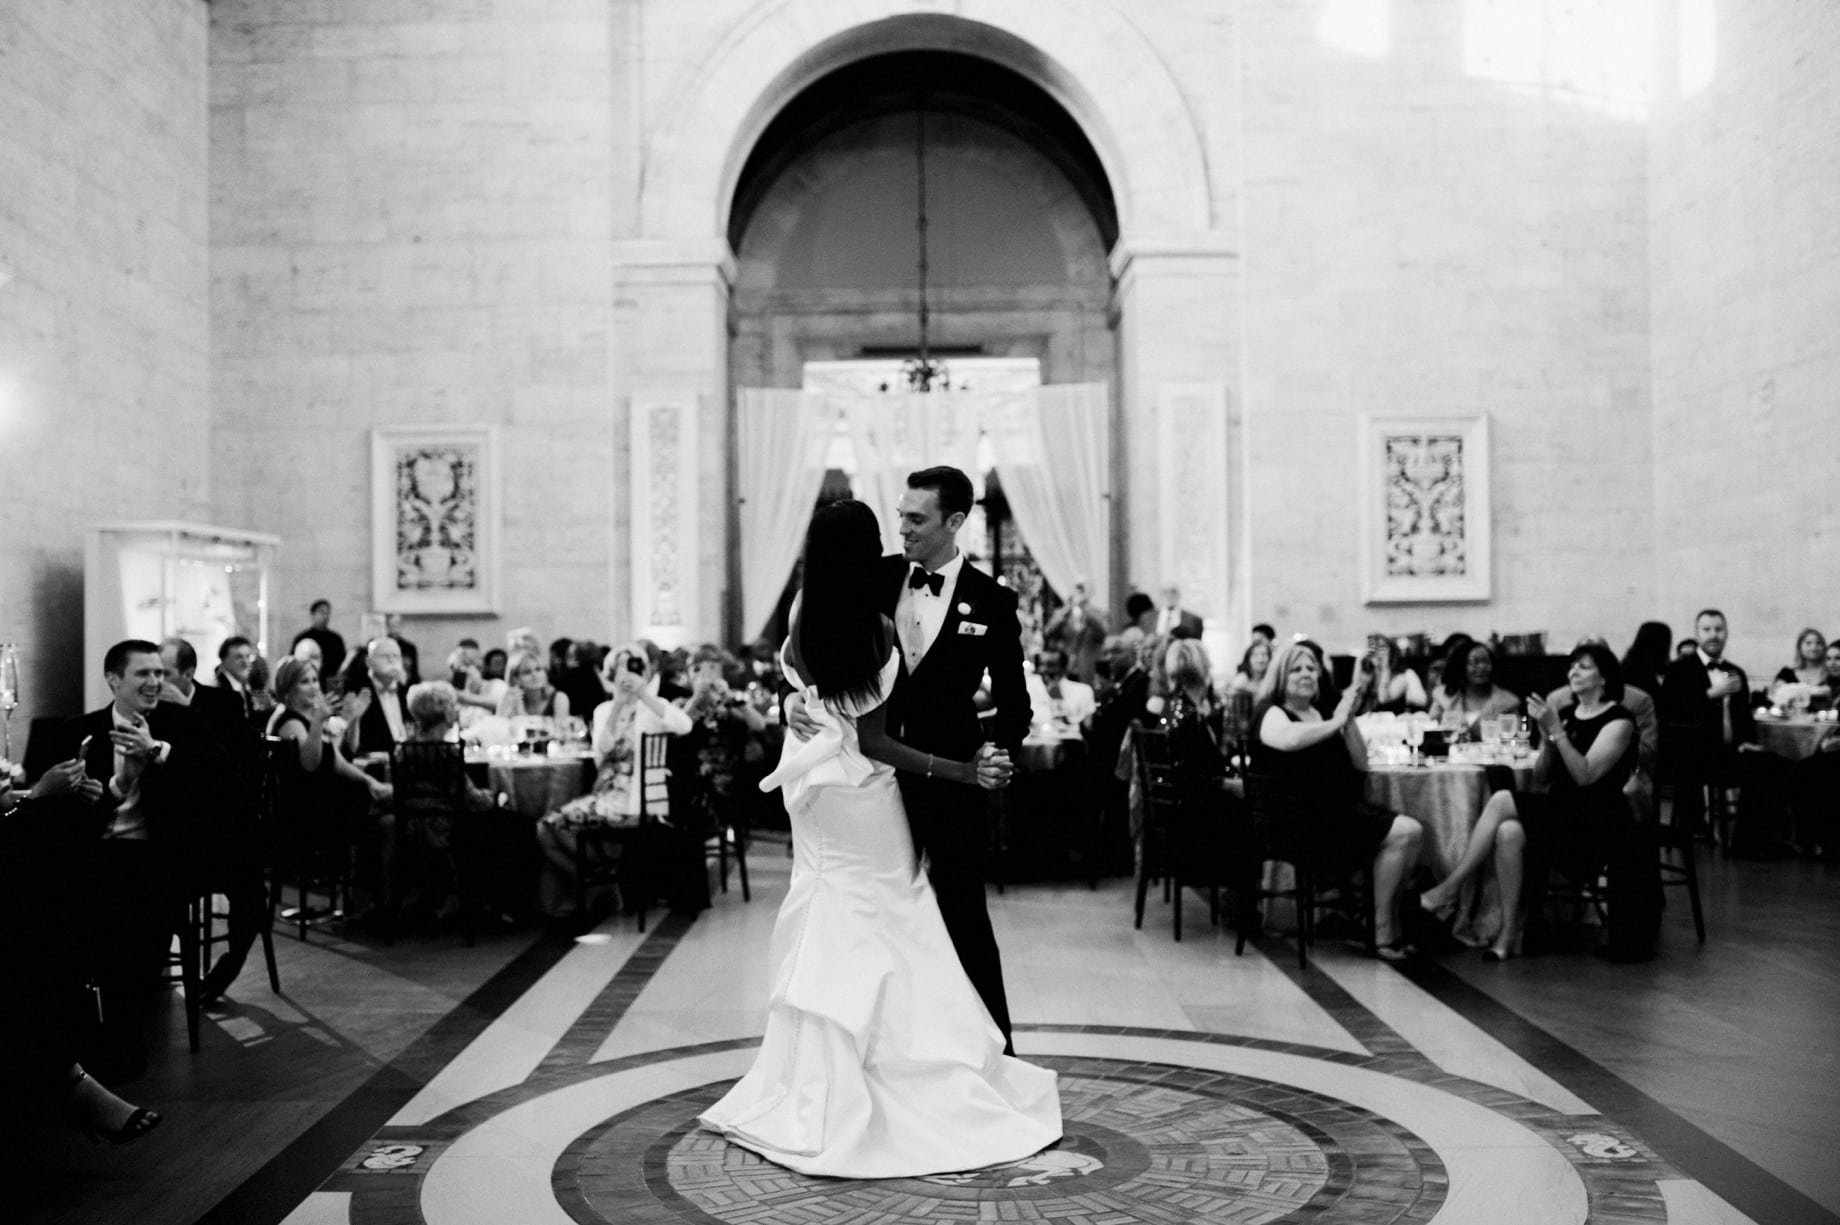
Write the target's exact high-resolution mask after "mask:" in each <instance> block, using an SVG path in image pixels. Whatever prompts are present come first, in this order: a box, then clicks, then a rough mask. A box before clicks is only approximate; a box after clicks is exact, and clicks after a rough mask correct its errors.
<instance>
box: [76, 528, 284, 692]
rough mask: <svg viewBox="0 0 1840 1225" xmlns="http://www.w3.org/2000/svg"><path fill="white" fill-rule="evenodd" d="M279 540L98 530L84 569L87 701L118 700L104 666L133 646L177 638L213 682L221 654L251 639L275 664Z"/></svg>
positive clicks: (206, 532)
mask: <svg viewBox="0 0 1840 1225" xmlns="http://www.w3.org/2000/svg"><path fill="white" fill-rule="evenodd" d="M280 544H281V538H280V537H279V536H268V535H264V534H262V533H260V532H245V531H238V530H236V529H234V528H223V527H211V526H208V525H206V524H202V523H181V522H176V521H172V520H160V521H154V522H143V523H104V524H100V525H98V526H96V527H93V528H91V529H90V532H89V540H88V544H87V547H86V549H85V551H84V564H83V659H84V669H83V678H84V679H83V685H84V689H83V699H84V706H85V709H90V710H93V709H95V708H96V707H98V706H101V705H103V704H104V703H106V702H107V701H108V700H109V691H108V686H107V684H106V683H105V682H104V681H103V679H102V657H103V655H104V654H105V653H106V652H107V651H108V649H109V647H111V646H113V645H114V644H115V643H117V642H120V641H121V640H122V639H124V638H145V639H146V640H147V641H149V642H158V641H160V639H162V638H166V637H170V636H174V635H177V636H178V637H180V638H183V639H185V640H186V641H187V642H189V643H191V644H192V647H193V649H195V650H196V651H197V652H198V675H199V678H200V679H202V680H206V681H209V680H210V679H211V670H212V669H213V668H215V667H216V666H217V648H218V647H219V645H221V644H222V643H223V641H224V639H226V638H230V637H233V636H236V635H241V636H242V637H244V638H248V639H249V640H250V641H252V642H254V643H255V644H256V649H257V651H259V652H260V653H261V654H262V655H264V656H268V654H269V645H270V644H269V632H268V630H269V627H268V585H269V577H270V575H271V574H272V573H273V571H274V567H275V550H276V549H277V548H278V547H279V546H280Z"/></svg>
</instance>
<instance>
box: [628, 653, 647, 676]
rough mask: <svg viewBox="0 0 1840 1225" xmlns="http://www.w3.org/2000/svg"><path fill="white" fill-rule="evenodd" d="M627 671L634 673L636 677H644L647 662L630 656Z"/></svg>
mask: <svg viewBox="0 0 1840 1225" xmlns="http://www.w3.org/2000/svg"><path fill="white" fill-rule="evenodd" d="M626 670H627V671H628V672H631V673H634V674H635V675H638V676H644V675H645V660H643V659H641V658H640V657H639V656H637V655H628V656H627V657H626Z"/></svg>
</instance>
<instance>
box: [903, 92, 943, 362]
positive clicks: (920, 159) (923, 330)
mask: <svg viewBox="0 0 1840 1225" xmlns="http://www.w3.org/2000/svg"><path fill="white" fill-rule="evenodd" d="M914 181H915V183H916V184H917V194H918V200H917V202H916V205H915V208H914V230H915V232H916V234H917V235H918V237H919V246H920V258H919V261H918V264H917V267H918V271H919V281H920V349H919V352H918V353H917V354H916V355H915V356H913V357H910V358H908V359H907V360H906V361H904V362H902V363H901V377H902V378H904V379H905V380H906V381H907V388H908V390H909V391H921V392H925V391H932V390H933V389H934V388H938V389H939V390H940V391H950V390H952V376H951V374H950V373H949V372H948V371H947V370H946V364H945V363H944V362H942V361H935V360H933V354H932V349H931V347H930V346H929V345H928V343H927V324H928V322H929V318H930V313H931V312H929V311H928V309H927V302H926V273H927V260H926V96H925V95H924V94H922V95H921V96H920V97H919V98H918V99H917V100H916V105H915V108H914Z"/></svg>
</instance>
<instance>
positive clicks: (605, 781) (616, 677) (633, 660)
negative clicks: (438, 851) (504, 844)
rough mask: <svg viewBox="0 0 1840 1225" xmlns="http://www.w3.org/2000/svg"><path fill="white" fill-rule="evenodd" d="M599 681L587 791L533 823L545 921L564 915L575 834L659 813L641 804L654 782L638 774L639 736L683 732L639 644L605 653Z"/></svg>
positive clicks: (684, 720) (683, 723)
mask: <svg viewBox="0 0 1840 1225" xmlns="http://www.w3.org/2000/svg"><path fill="white" fill-rule="evenodd" d="M601 680H602V682H603V688H604V689H605V690H606V691H607V693H608V694H609V695H610V696H609V698H608V700H607V701H605V702H602V703H601V704H600V705H599V706H597V707H595V708H594V727H593V734H592V736H591V743H592V745H593V748H594V760H595V766H596V772H595V776H594V789H593V791H591V792H590V793H589V794H587V795H584V796H581V797H579V798H577V799H573V800H570V801H569V802H568V803H567V804H564V805H563V806H562V807H561V808H558V809H557V810H556V811H555V812H552V813H550V814H549V815H548V816H546V817H544V818H543V820H542V821H541V822H539V823H538V825H537V845H538V847H539V848H541V850H542V852H543V858H544V867H543V873H542V875H541V877H539V879H538V883H537V896H538V904H539V905H540V906H541V907H542V909H543V912H544V913H545V914H548V915H552V916H560V915H563V914H565V913H567V911H566V906H567V902H566V900H565V899H566V898H567V897H568V890H569V886H570V883H571V882H572V880H573V878H574V875H575V847H576V838H577V833H576V831H577V830H579V829H580V828H581V827H582V826H584V825H593V824H606V825H631V824H633V823H634V822H635V821H636V820H637V819H638V816H639V813H640V810H641V807H642V806H644V807H646V809H647V811H650V812H652V813H653V814H654V815H659V814H658V805H657V804H655V803H653V804H650V805H646V804H645V799H644V791H645V788H646V786H647V785H648V784H649V783H651V782H653V781H654V780H651V779H645V778H641V777H640V776H639V751H640V748H641V746H642V744H643V739H642V737H644V736H646V735H648V734H657V733H664V734H667V735H672V736H681V735H683V734H684V733H685V732H688V731H689V730H690V716H689V715H687V714H685V713H684V712H683V711H682V710H680V709H679V708H678V707H676V706H673V705H671V704H670V703H669V702H666V701H664V700H663V699H662V698H660V697H659V696H658V694H657V693H656V692H655V691H654V689H653V673H652V668H651V663H650V661H649V659H648V657H647V656H646V653H645V649H644V647H643V646H641V645H639V644H634V645H632V646H627V647H622V648H620V649H619V650H618V651H614V652H612V653H611V654H609V655H608V656H607V659H606V661H605V662H604V663H603V664H602V666H601ZM630 901H631V899H628V902H629V904H630Z"/></svg>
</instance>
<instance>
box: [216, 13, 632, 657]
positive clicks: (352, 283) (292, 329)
mask: <svg viewBox="0 0 1840 1225" xmlns="http://www.w3.org/2000/svg"><path fill="white" fill-rule="evenodd" d="M437 14H438V16H437ZM628 16H629V14H628V12H627V6H625V5H619V4H611V5H610V4H609V3H607V0H573V2H571V0H512V2H509V3H507V2H504V0H498V2H495V3H487V2H484V0H479V2H469V0H452V2H451V3H448V2H444V3H442V4H440V5H438V6H429V5H407V4H392V3H383V2H378V0H327V2H323V3H315V4H285V5H276V4H269V3H261V2H257V0H248V2H236V0H226V2H223V3H217V4H214V5H212V6H211V23H212V26H211V84H212V105H211V139H212V150H211V153H212V157H211V176H210V182H211V205H212V208H211V237H212V249H211V284H212V321H213V351H212V363H213V372H214V376H215V412H216V424H217V430H216V434H215V445H214V447H213V452H212V457H213V471H214V472H215V473H216V475H217V478H218V479H217V485H216V494H217V498H216V500H217V505H218V508H219V510H218V513H219V515H220V516H221V517H224V518H229V519H234V520H235V521H237V522H239V523H242V524H245V525H247V526H252V527H256V528H259V529H262V530H266V531H273V532H276V533H278V534H280V535H281V536H282V537H283V538H284V544H283V546H282V550H281V566H280V573H279V576H278V591H277V595H276V606H277V608H278V610H279V611H278V613H277V617H278V621H279V623H280V625H281V626H282V628H284V629H286V630H288V631H290V632H291V631H292V630H293V629H297V628H299V627H300V626H301V625H304V624H305V609H306V605H307V603H308V602H309V601H310V600H311V599H313V598H314V597H317V596H325V597H326V598H328V599H330V600H332V602H333V604H334V606H335V609H336V610H337V611H336V612H335V617H334V626H335V628H338V629H340V630H342V631H343V632H345V633H346V634H347V635H348V636H349V635H350V634H351V633H352V632H353V631H354V630H355V628H356V624H355V617H354V615H355V613H356V612H357V611H359V610H362V609H364V608H366V607H370V606H371V604H372V593H371V590H370V561H369V559H370V521H371V504H370V476H369V454H370V452H369V445H370V444H369V436H370V435H369V431H370V430H371V429H372V428H373V427H375V426H382V425H393V424H403V425H416V424H437V423H487V424H495V425H498V426H500V427H501V437H500V447H501V452H500V458H501V462H502V464H503V467H504V470H505V472H506V473H507V480H506V484H505V499H504V525H505V533H504V551H503V559H502V567H501V572H500V586H501V590H502V592H503V593H504V596H503V603H502V607H501V610H500V612H501V615H500V617H499V618H497V619H496V620H480V619H470V620H454V619H446V618H432V617H412V618H410V620H409V624H408V626H407V630H406V632H407V633H408V635H409V636H410V637H411V638H413V639H415V640H416V641H417V642H418V643H419V644H420V645H421V647H422V649H423V650H424V651H425V652H434V651H437V650H438V651H440V652H443V653H444V652H445V650H446V649H447V648H448V647H450V646H451V645H452V643H453V641H454V639H455V638H457V637H458V636H460V635H461V634H463V633H471V634H473V635H475V636H477V637H479V638H481V639H482V641H483V640H485V639H496V638H499V637H500V636H501V635H502V631H503V628H504V627H508V626H513V625H521V624H529V625H532V626H535V627H536V629H537V631H538V633H539V634H540V635H541V636H543V637H544V638H546V639H547V638H549V637H551V636H555V635H559V634H564V633H567V634H570V635H572V636H579V635H587V636H591V637H595V638H606V637H607V636H608V635H609V633H610V632H611V626H612V621H613V613H612V610H613V608H614V607H615V606H616V604H618V603H620V602H621V601H623V600H624V599H625V595H624V592H623V591H618V590H615V583H616V580H615V578H614V576H615V575H616V574H617V573H618V566H617V564H616V563H617V562H618V561H620V560H621V559H622V557H623V554H622V552H621V547H620V543H619V542H620V541H621V540H622V539H623V536H622V532H623V526H624V520H623V518H622V509H621V508H622V507H623V498H622V494H621V480H620V475H619V474H620V472H621V467H620V465H621V463H622V461H623V449H622V442H623V438H624V433H623V428H622V427H623V420H624V419H623V417H621V416H620V415H619V412H618V406H617V405H616V404H615V402H614V399H613V397H612V395H611V393H610V390H609V387H610V375H609V363H610V353H611V347H612V336H611V328H612V306H613V302H612V282H611V277H610V274H609V270H608V266H609V259H610V257H609V249H610V243H611V241H612V236H613V228H614V225H615V214H616V208H617V204H616V195H617V193H616V191H615V176H616V161H617V160H618V158H619V156H620V154H619V150H620V149H621V148H622V142H623V141H627V140H628V137H627V136H625V135H622V133H625V132H626V131H627V117H626V113H625V112H624V111H623V110H622V106H623V103H622V101H621V99H622V98H623V97H624V96H625V95H624V92H623V89H624V84H625V83H626V82H627V81H628V80H629V79H630V77H631V73H632V69H631V66H630V65H629V64H621V65H616V64H615V59H616V57H619V56H626V55H629V54H630V52H631V46H630V42H629V41H628V40H629V35H630V31H629V30H628V29H627V27H626V25H625V22H626V19H627V17H628ZM619 173H620V175H621V184H622V188H623V189H624V190H625V191H627V192H630V181H631V179H632V171H631V169H630V167H622V168H621V169H620V171H619Z"/></svg>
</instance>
